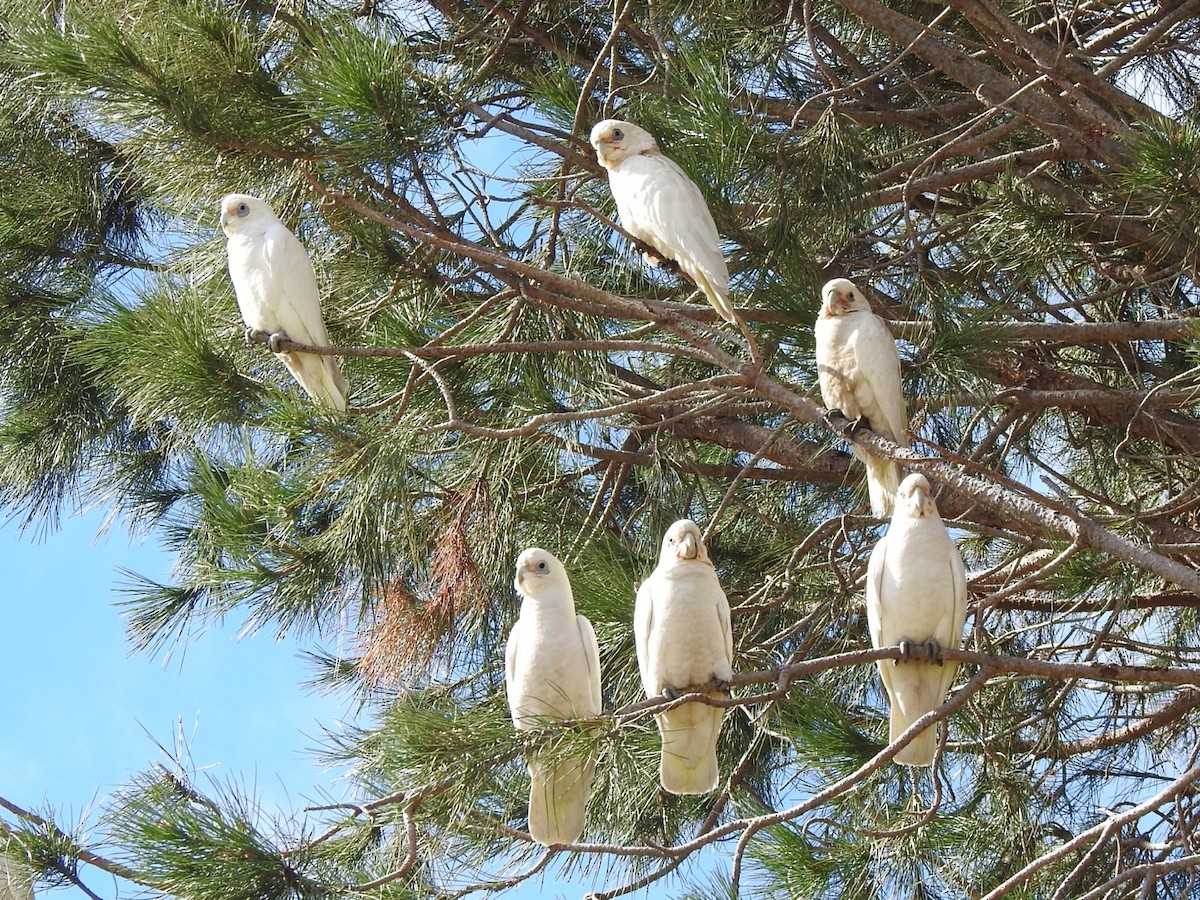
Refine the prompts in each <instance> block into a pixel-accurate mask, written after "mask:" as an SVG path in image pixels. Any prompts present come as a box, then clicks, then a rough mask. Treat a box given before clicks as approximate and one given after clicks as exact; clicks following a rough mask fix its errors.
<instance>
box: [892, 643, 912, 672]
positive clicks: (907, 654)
mask: <svg viewBox="0 0 1200 900" xmlns="http://www.w3.org/2000/svg"><path fill="white" fill-rule="evenodd" d="M896 646H897V647H899V648H900V659H902V660H904V661H905V662H910V661H911V660H912V641H909V640H903V641H900V642H899V643H898V644H897V645H896ZM900 659H893V660H892V665H893V666H895V665H899V664H900Z"/></svg>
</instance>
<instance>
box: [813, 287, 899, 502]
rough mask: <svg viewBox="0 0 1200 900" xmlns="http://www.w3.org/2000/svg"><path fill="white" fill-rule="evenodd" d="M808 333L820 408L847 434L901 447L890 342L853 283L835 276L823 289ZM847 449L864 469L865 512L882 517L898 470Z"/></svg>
mask: <svg viewBox="0 0 1200 900" xmlns="http://www.w3.org/2000/svg"><path fill="white" fill-rule="evenodd" d="M813 333H814V337H815V338H816V357H817V383H818V384H819V385H820V387H821V399H822V401H823V402H824V404H825V406H826V407H828V408H829V410H830V412H840V413H841V414H842V415H843V416H844V417H845V418H847V419H850V420H851V425H850V429H851V431H853V430H857V429H860V428H870V429H871V431H874V432H875V433H876V434H879V435H882V436H883V437H886V438H888V439H889V440H892V441H895V442H896V443H897V444H901V445H902V446H907V444H908V437H907V434H908V411H907V409H906V406H905V403H904V393H903V391H902V388H901V382H900V354H899V353H897V352H896V341H895V340H894V339H893V337H892V333H891V332H890V331H889V330H888V327H887V325H885V324H884V322H883V319H881V318H879V316H877V315H875V313H873V312H871V304H870V303H868V302H867V298H866V297H864V296H863V294H862V291H860V290H859V289H858V288H857V287H856V286H855V284H854V282H852V281H849V280H847V279H845V278H835V279H833V280H832V281H830V282H829V283H828V284H826V285H825V288H824V290H823V291H822V292H821V311H820V313H819V314H818V315H817V321H816V325H815V326H814V329H813ZM850 449H851V450H852V451H853V452H854V455H855V456H856V457H858V458H859V459H860V460H861V461H862V462H863V464H864V465H865V466H866V467H867V493H868V495H869V496H870V500H871V512H872V513H873V514H874V515H876V516H878V517H879V518H885V517H887V516H888V515H890V514H891V512H892V499H893V497H895V494H896V487H897V486H898V485H899V483H900V468H899V466H897V465H896V463H895V462H894V461H892V460H890V459H885V458H880V457H878V456H874V455H873V454H871V453H868V452H867V451H866V450H863V449H862V448H860V447H858V446H855V445H854V444H851V446H850Z"/></svg>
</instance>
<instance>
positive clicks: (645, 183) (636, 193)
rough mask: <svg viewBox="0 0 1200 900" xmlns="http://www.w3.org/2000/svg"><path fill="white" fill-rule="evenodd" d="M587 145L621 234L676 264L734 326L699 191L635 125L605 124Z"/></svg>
mask: <svg viewBox="0 0 1200 900" xmlns="http://www.w3.org/2000/svg"><path fill="white" fill-rule="evenodd" d="M590 140H591V143H592V146H593V147H595V148H596V156H597V157H598V158H599V160H600V165H602V166H604V168H606V169H607V170H608V186H609V188H610V189H611V190H612V195H613V199H614V200H616V201H617V212H618V214H619V215H620V217H621V225H622V226H624V228H625V230H626V231H628V232H629V233H630V234H632V235H633V236H634V237H635V238H637V239H638V240H639V241H645V242H646V243H647V244H649V245H650V246H651V247H653V248H654V250H655V251H656V252H657V253H658V254H659V255H660V256H662V257H663V258H664V259H669V260H674V261H675V262H676V263H678V265H679V268H680V269H682V270H683V272H684V274H686V275H687V276H688V277H689V278H691V279H692V281H694V282H695V283H696V285H697V286H698V287H699V288H700V290H702V291H703V292H704V296H706V297H707V298H708V302H709V303H711V304H712V306H713V309H715V310H716V311H717V313H718V314H719V315H720V316H721V318H723V319H724V320H725V321H726V322H733V323H737V322H738V318H737V315H736V314H735V313H734V311H733V306H732V305H730V303H729V270H728V269H727V268H726V266H725V257H724V256H723V255H722V253H721V248H720V245H719V240H720V238H719V237H718V235H717V226H716V223H715V222H713V217H712V213H710V212H709V211H708V204H707V203H705V202H704V195H703V194H701V193H700V188H698V187H696V184H695V182H693V181H692V179H690V178H689V177H688V176H687V173H686V172H684V171H683V169H681V168H679V166H678V165H676V164H675V163H674V162H672V161H671V160H670V159H668V158H667V157H665V156H663V154H662V151H661V150H659V149H658V144H657V143H655V140H654V137H653V136H652V135H651V134H650V133H649V132H648V131H646V130H645V129H643V128H639V127H638V126H637V125H633V124H631V123H629V122H623V121H621V120H620V119H605V120H604V121H603V122H597V123H596V125H595V126H594V127H593V128H592V134H591V138H590Z"/></svg>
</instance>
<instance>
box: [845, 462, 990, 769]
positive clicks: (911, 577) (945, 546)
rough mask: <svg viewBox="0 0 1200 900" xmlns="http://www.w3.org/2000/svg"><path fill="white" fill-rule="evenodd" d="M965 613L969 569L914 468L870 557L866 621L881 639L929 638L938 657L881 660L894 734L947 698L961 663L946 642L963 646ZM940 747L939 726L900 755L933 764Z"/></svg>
mask: <svg viewBox="0 0 1200 900" xmlns="http://www.w3.org/2000/svg"><path fill="white" fill-rule="evenodd" d="M966 618H967V576H966V573H965V571H964V569H963V561H962V557H961V556H960V555H959V553H958V548H957V547H955V546H954V542H953V541H952V540H950V534H949V532H947V531H946V525H945V523H943V522H942V517H941V516H940V515H939V514H938V509H937V504H935V503H934V502H933V494H932V489H931V488H930V487H929V482H928V481H927V480H926V478H925V476H924V475H918V474H913V475H909V476H908V477H907V478H905V479H904V481H903V482H902V483H901V484H900V489H899V490H898V491H897V492H896V510H895V512H893V513H892V521H891V524H890V525H889V526H888V530H887V534H885V535H884V536H883V537H882V538H881V539H880V540H879V543H877V544H876V545H875V546H874V547H873V548H872V549H871V558H870V562H869V563H868V564H867V624H868V625H869V627H870V629H871V643H872V645H874V646H875V647H895V646H899V647H900V648H901V652H902V653H905V654H906V655H907V653H908V648H909V646H910V645H911V644H923V645H925V646H926V647H927V648H928V649H929V652H930V656H931V658H932V659H936V660H937V662H930V661H926V660H904V661H898V660H881V661H880V662H879V663H878V666H879V676H880V678H882V679H883V687H884V689H885V690H886V691H887V695H888V700H889V702H890V703H891V718H890V727H889V734H890V737H889V740H891V741H894V740H895V739H896V738H897V737H899V736H900V734H901V733H902V732H903V731H904V730H905V729H906V728H908V726H909V725H911V724H912V723H913V722H915V721H916V720H917V719H919V718H920V717H921V716H923V715H925V713H927V712H931V711H933V710H935V709H937V708H938V707H939V706H941V705H942V704H943V703H945V702H946V695H947V694H948V693H949V691H950V684H951V683H952V682H953V681H954V675H955V672H956V671H957V670H958V665H957V664H956V663H943V662H942V661H941V660H940V659H938V657H937V654H938V653H939V652H940V650H941V648H943V647H951V648H953V649H956V650H957V649H958V648H959V647H960V646H962V630H963V623H964V622H965V621H966ZM936 748H937V729H936V728H935V727H930V728H927V729H925V730H924V731H922V732H921V733H920V734H919V735H917V737H916V738H915V739H914V740H913V741H912V742H911V743H910V744H909V745H908V746H906V747H905V748H904V749H903V750H901V751H900V752H899V753H897V754H896V757H895V759H896V762H898V763H902V764H903V765H906V766H927V765H929V764H930V763H932V762H933V754H934V750H935V749H936Z"/></svg>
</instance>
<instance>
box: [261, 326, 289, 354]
mask: <svg viewBox="0 0 1200 900" xmlns="http://www.w3.org/2000/svg"><path fill="white" fill-rule="evenodd" d="M287 340H291V338H289V337H288V336H287V335H286V334H284V333H283V332H282V331H276V332H273V333H272V334H271V336H270V337H269V338H267V347H269V348H270V350H271V352H272V353H282V352H283V351H282V350H281V349H279V342H280V341H287Z"/></svg>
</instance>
